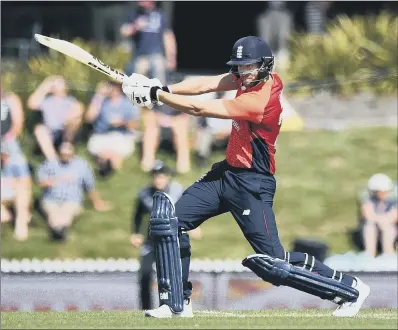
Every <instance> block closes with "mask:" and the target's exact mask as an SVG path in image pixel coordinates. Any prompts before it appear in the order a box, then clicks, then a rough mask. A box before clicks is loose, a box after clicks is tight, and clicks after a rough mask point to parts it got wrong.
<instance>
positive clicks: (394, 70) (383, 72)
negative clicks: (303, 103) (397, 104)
mask: <svg viewBox="0 0 398 330" xmlns="http://www.w3.org/2000/svg"><path fill="white" fill-rule="evenodd" d="M397 28H398V17H397V16H393V15H391V14H388V13H385V12H384V13H381V14H380V15H379V16H370V17H354V18H348V17H347V16H340V17H338V18H337V19H336V20H335V21H334V22H332V23H331V24H329V25H328V26H327V32H326V34H325V35H322V36H314V35H308V34H295V35H294V36H293V37H292V38H291V40H290V54H291V62H290V67H289V69H288V76H289V78H288V80H289V81H290V82H292V83H300V88H299V89H298V92H308V91H311V90H313V89H314V88H315V89H317V88H324V87H326V88H327V89H329V90H331V91H332V92H334V93H336V94H339V95H342V96H350V95H353V94H355V93H358V92H363V91H371V92H373V93H374V94H376V95H392V94H396V93H397V75H398V61H397V59H398V52H397ZM320 82H322V83H320ZM325 83H326V84H325ZM325 85H326V86H325Z"/></svg>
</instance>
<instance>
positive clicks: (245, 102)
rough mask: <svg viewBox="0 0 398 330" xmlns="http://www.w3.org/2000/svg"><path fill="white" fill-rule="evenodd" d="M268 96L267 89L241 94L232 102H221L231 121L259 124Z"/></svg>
mask: <svg viewBox="0 0 398 330" xmlns="http://www.w3.org/2000/svg"><path fill="white" fill-rule="evenodd" d="M269 94H270V91H269V89H267V88H262V89H261V90H259V91H252V92H248V93H243V94H241V95H239V96H238V97H236V98H235V99H233V100H223V101H222V102H223V105H224V107H225V109H227V111H228V113H229V114H230V115H231V118H232V119H240V120H248V121H251V122H253V123H256V124H259V123H261V121H262V120H263V118H264V111H265V107H266V105H267V103H268V100H269Z"/></svg>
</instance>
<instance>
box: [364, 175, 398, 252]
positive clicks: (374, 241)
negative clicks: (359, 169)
mask: <svg viewBox="0 0 398 330" xmlns="http://www.w3.org/2000/svg"><path fill="white" fill-rule="evenodd" d="M396 192H397V189H396V187H394V184H393V181H392V180H391V178H390V177H388V176H387V175H386V174H383V173H377V174H374V175H372V177H371V178H370V179H369V181H368V186H367V189H365V190H364V191H362V192H361V194H360V196H359V205H360V223H361V229H362V238H363V244H364V248H365V251H366V252H367V253H368V254H369V255H370V256H373V257H375V256H376V255H377V250H378V249H377V246H378V244H379V242H380V243H381V252H382V253H385V254H390V253H394V244H396V240H397V221H398V213H397V195H396Z"/></svg>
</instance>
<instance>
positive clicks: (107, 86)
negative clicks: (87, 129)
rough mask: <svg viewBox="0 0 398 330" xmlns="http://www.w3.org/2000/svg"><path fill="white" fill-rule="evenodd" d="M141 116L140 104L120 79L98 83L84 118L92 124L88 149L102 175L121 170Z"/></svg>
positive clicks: (128, 153)
mask: <svg viewBox="0 0 398 330" xmlns="http://www.w3.org/2000/svg"><path fill="white" fill-rule="evenodd" d="M139 117H140V110H139V108H137V107H135V106H134V105H132V104H131V103H130V102H129V100H128V99H127V97H126V96H125V95H124V94H123V92H122V90H121V85H120V84H119V83H116V82H113V81H110V82H109V83H105V82H102V83H100V84H99V85H98V87H97V92H96V94H95V96H94V97H93V99H92V101H91V103H90V106H89V107H88V111H87V112H86V115H85V119H86V122H88V123H92V124H93V129H94V132H93V135H91V137H90V138H89V140H88V151H89V152H90V154H91V155H93V156H94V157H96V158H97V163H98V165H99V173H100V174H101V175H103V176H106V175H107V174H109V173H110V172H111V170H112V169H115V170H119V169H120V168H121V167H122V165H123V161H124V160H125V159H126V158H128V157H129V156H131V155H132V154H133V152H134V149H135V140H136V137H137V132H136V129H137V128H138V127H139Z"/></svg>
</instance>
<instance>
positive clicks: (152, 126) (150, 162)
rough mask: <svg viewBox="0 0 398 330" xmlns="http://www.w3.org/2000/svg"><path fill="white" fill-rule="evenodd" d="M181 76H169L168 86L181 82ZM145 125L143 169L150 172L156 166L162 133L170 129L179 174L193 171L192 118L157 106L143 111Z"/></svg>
mask: <svg viewBox="0 0 398 330" xmlns="http://www.w3.org/2000/svg"><path fill="white" fill-rule="evenodd" d="M181 80H182V79H181V76H179V75H177V74H174V75H169V80H168V84H172V83H177V82H178V81H181ZM142 119H143V124H144V129H143V137H142V160H141V169H142V170H143V171H144V172H149V171H150V170H151V169H152V168H153V166H154V164H155V158H156V152H157V150H158V147H159V143H160V141H161V140H162V135H163V134H162V133H164V132H165V131H166V130H168V129H170V130H171V133H172V137H171V140H172V143H173V146H174V149H175V151H176V156H177V159H176V169H177V172H178V173H187V172H189V171H190V170H191V160H190V144H189V126H190V118H189V116H188V115H186V114H185V113H183V112H181V111H177V110H174V109H173V108H171V107H169V106H168V105H166V104H164V105H162V106H157V107H155V108H154V109H153V110H149V109H145V108H144V109H143V113H142Z"/></svg>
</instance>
